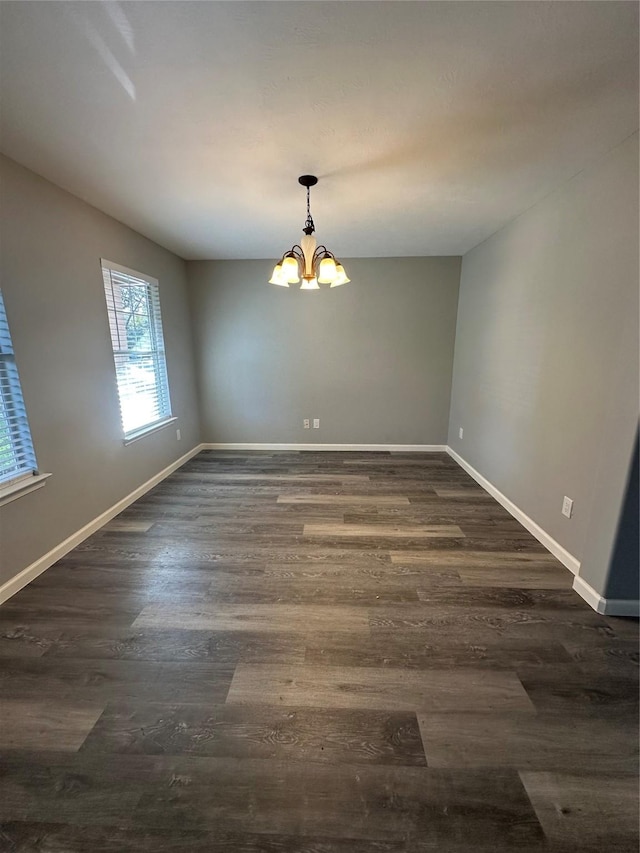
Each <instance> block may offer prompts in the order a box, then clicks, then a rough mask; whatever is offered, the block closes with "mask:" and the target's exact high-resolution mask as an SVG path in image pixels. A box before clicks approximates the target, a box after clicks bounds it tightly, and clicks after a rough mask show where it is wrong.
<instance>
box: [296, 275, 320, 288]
mask: <svg viewBox="0 0 640 853" xmlns="http://www.w3.org/2000/svg"><path fill="white" fill-rule="evenodd" d="M300 290H320V285H319V284H318V279H317V278H303V279H302V284H301V285H300Z"/></svg>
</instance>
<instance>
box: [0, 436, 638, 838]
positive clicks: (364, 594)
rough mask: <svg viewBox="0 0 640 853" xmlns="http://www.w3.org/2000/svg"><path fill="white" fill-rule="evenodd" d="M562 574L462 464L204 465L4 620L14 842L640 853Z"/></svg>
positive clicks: (625, 719)
mask: <svg viewBox="0 0 640 853" xmlns="http://www.w3.org/2000/svg"><path fill="white" fill-rule="evenodd" d="M571 581H572V576H571V575H570V573H569V572H568V571H567V569H565V568H563V567H562V566H561V565H560V564H559V563H558V562H557V561H556V560H555V559H554V558H553V557H551V556H550V555H549V554H548V553H547V552H546V551H545V550H544V549H543V548H542V546H541V545H539V544H538V542H536V540H535V539H533V538H532V537H531V536H530V535H529V534H528V533H527V532H526V531H525V530H524V529H523V528H522V527H521V526H520V525H519V524H518V523H517V522H516V521H515V520H514V519H513V518H511V516H509V515H508V514H507V512H506V511H505V510H504V509H502V507H500V506H499V505H498V504H497V503H496V502H495V501H494V500H493V499H492V498H490V497H489V496H488V495H487V494H486V493H485V492H483V491H482V490H481V489H480V488H479V487H478V486H477V485H476V484H475V483H474V482H473V481H472V480H471V479H470V478H469V477H468V476H467V475H466V473H465V472H463V471H462V470H461V469H460V468H459V467H458V466H457V465H456V464H455V463H454V462H453V461H452V460H451V459H449V458H448V457H447V456H446V455H445V454H432V455H418V454H385V453H376V454H358V453H272V454H269V453H253V454H238V453H230V452H228V453H216V452H203V453H201V454H200V455H199V456H198V457H196V458H195V459H193V460H192V461H191V462H189V463H188V464H187V465H185V466H184V467H183V468H182V469H180V470H179V471H178V472H176V473H175V474H174V475H173V476H171V477H170V478H169V479H167V480H165V481H164V482H163V483H162V484H161V485H160V486H158V487H157V488H156V489H154V490H153V491H152V492H150V493H149V494H148V495H146V496H145V497H144V498H143V499H142V500H140V501H138V502H137V503H136V504H134V505H133V506H132V507H130V508H129V509H128V510H127V511H126V512H124V513H122V515H120V516H119V517H118V518H117V519H115V520H114V521H112V522H111V523H110V524H108V525H107V526H106V527H104V528H103V529H102V530H101V531H99V532H98V533H97V534H95V535H94V536H92V537H91V538H90V539H88V540H87V541H86V542H85V543H83V544H82V545H81V546H80V547H78V548H76V549H75V550H74V551H73V552H71V553H70V554H69V555H68V556H67V557H65V558H64V559H63V560H61V561H60V562H59V563H58V564H57V565H56V566H54V567H52V568H51V569H49V571H48V572H46V573H45V574H44V575H42V576H41V577H40V578H38V579H37V580H36V581H34V582H33V583H32V584H31V585H30V586H28V587H27V588H25V589H24V590H22V591H21V592H20V593H19V594H18V595H16V596H15V597H14V598H12V599H11V600H10V601H8V602H7V603H6V604H5V605H3V606H2V608H0V670H1V672H2V690H1V692H0V718H1V719H2V724H1V726H0V759H1V761H0V766H1V769H0V810H1V816H2V828H1V830H0V848H1V849H2V850H3V851H4V850H7V851H22V853H26V851H29V853H31V851H38V852H39V853H76V851H83V853H84V851H87V853H89V852H90V853H103V851H109V853H125V851H140V853H151V851H153V853H155V851H158V853H160V851H195V852H196V853H205V851H206V853H237V852H238V851H242V853H258V851H262V853H277V852H278V851H281V853H284V851H287V853H347V851H348V853H401V851H402V853H413V851H415V853H423V851H438V853H467V851H479V853H512V851H528V853H534V851H535V853H542V851H553V853H578V851H580V853H585V851H586V852H587V853H596V851H598V853H600V851H605V850H606V851H608V853H622V851H624V853H632V852H633V853H636V851H637V850H638V835H637V830H638V805H637V795H638V786H637V771H638V765H637V747H638V727H637V724H638V718H637V705H638V630H637V623H636V622H633V621H631V620H624V619H613V618H605V617H603V616H599V615H597V614H596V613H594V612H593V611H592V610H591V609H590V608H589V607H588V606H587V605H586V604H585V603H584V601H582V599H581V598H579V597H578V596H577V595H576V594H575V593H574V592H573V591H572V590H571Z"/></svg>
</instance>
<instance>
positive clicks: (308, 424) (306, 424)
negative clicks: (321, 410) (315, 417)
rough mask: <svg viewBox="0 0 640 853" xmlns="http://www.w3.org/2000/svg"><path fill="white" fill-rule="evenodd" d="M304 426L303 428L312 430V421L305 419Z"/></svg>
mask: <svg viewBox="0 0 640 853" xmlns="http://www.w3.org/2000/svg"><path fill="white" fill-rule="evenodd" d="M302 426H303V427H304V428H305V429H309V428H310V426H311V423H310V421H309V418H305V419H304V420H303V421H302Z"/></svg>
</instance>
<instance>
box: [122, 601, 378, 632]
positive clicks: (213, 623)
mask: <svg viewBox="0 0 640 853" xmlns="http://www.w3.org/2000/svg"><path fill="white" fill-rule="evenodd" d="M332 625H335V626H336V627H338V626H339V627H345V626H347V628H348V629H349V630H351V631H353V632H355V633H360V634H363V633H364V634H368V633H369V621H368V616H367V612H366V611H365V610H364V609H363V608H361V607H349V606H346V605H340V606H336V607H334V606H331V605H317V606H316V605H312V604H247V605H243V604H211V605H208V606H207V605H201V606H196V605H193V606H189V607H172V606H171V605H168V604H159V605H149V606H148V607H145V608H144V609H143V610H142V612H141V613H140V615H139V616H138V618H137V619H136V620H135V621H134V623H133V627H134V628H162V627H165V628H189V629H191V630H206V629H210V630H216V631H258V632H263V631H265V632H271V631H276V632H280V633H282V632H287V631H298V632H299V631H302V632H305V633H306V632H307V631H312V630H314V628H315V629H324V630H330V629H331V626H332Z"/></svg>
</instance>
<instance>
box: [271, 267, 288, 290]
mask: <svg viewBox="0 0 640 853" xmlns="http://www.w3.org/2000/svg"><path fill="white" fill-rule="evenodd" d="M269 284H277V285H279V286H280V287H289V285H288V283H287V282H286V281H284V279H283V278H282V264H276V265H275V267H274V268H273V275H272V276H271V278H270V279H269Z"/></svg>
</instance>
